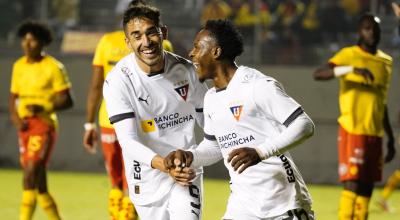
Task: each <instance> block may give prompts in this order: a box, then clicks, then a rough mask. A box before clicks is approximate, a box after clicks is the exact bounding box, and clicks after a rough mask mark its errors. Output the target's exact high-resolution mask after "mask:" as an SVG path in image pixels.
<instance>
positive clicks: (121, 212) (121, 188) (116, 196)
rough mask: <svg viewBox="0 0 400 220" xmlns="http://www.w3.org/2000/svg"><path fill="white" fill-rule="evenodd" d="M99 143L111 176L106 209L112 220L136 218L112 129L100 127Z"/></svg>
mask: <svg viewBox="0 0 400 220" xmlns="http://www.w3.org/2000/svg"><path fill="white" fill-rule="evenodd" d="M101 144H102V148H103V154H104V159H105V166H106V170H107V173H108V175H109V176H110V178H111V185H112V188H111V190H110V192H109V194H108V211H109V213H110V217H111V219H112V220H136V219H137V214H136V210H135V207H134V206H133V204H132V202H131V201H130V199H129V197H128V185H127V183H126V179H125V173H124V171H125V169H124V163H123V158H122V152H121V147H120V145H119V143H118V141H117V138H116V134H115V132H114V129H110V128H101Z"/></svg>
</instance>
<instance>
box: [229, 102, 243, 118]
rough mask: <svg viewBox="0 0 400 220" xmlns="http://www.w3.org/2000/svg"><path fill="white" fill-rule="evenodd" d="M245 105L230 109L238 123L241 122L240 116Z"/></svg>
mask: <svg viewBox="0 0 400 220" xmlns="http://www.w3.org/2000/svg"><path fill="white" fill-rule="evenodd" d="M242 109H243V105H237V106H232V107H230V110H231V112H232V115H233V117H234V118H235V119H236V121H239V119H240V115H241V114H242Z"/></svg>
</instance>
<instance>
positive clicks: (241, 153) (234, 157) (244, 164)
mask: <svg viewBox="0 0 400 220" xmlns="http://www.w3.org/2000/svg"><path fill="white" fill-rule="evenodd" d="M260 161H261V158H260V156H259V155H258V153H257V151H256V149H254V148H250V147H243V148H238V149H235V150H233V151H231V152H230V153H229V157H228V163H231V165H232V167H233V169H234V170H235V171H237V170H238V169H239V171H238V172H239V173H242V172H243V171H244V170H246V169H247V168H248V167H250V166H253V165H256V164H258V163H259V162H260Z"/></svg>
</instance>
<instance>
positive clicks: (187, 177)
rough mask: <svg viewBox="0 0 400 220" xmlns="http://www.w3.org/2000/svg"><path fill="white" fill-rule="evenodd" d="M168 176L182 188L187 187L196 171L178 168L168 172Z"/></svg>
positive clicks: (188, 168)
mask: <svg viewBox="0 0 400 220" xmlns="http://www.w3.org/2000/svg"><path fill="white" fill-rule="evenodd" d="M168 174H169V175H170V176H171V177H172V179H174V181H175V182H177V183H178V184H180V185H182V186H189V185H191V184H192V182H191V181H192V180H193V179H194V178H195V177H196V171H195V170H194V169H193V168H190V167H183V168H182V167H179V166H177V167H176V168H172V169H169V170H168Z"/></svg>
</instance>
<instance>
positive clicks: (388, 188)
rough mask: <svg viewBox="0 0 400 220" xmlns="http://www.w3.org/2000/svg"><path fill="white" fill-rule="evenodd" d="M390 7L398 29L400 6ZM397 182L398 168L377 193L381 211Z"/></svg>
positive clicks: (399, 121) (393, 4)
mask: <svg viewBox="0 0 400 220" xmlns="http://www.w3.org/2000/svg"><path fill="white" fill-rule="evenodd" d="M392 8H393V12H394V14H395V16H396V18H397V22H398V28H399V30H400V6H399V5H398V3H395V2H393V3H392ZM398 33H400V32H398ZM397 121H398V123H400V112H399V113H398V118H397ZM398 142H399V143H400V137H399V138H398ZM399 184H400V169H399V168H398V169H396V170H395V171H394V172H393V173H392V174H391V175H390V177H389V178H388V180H387V182H386V183H385V186H384V187H383V190H382V192H381V194H380V195H379V198H378V200H377V201H376V204H377V205H378V206H379V207H380V208H381V209H382V210H383V211H386V212H390V211H392V210H391V208H390V206H389V203H388V199H389V197H390V196H391V195H392V193H393V191H394V190H395V189H396V188H397V186H398V185H399Z"/></svg>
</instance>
